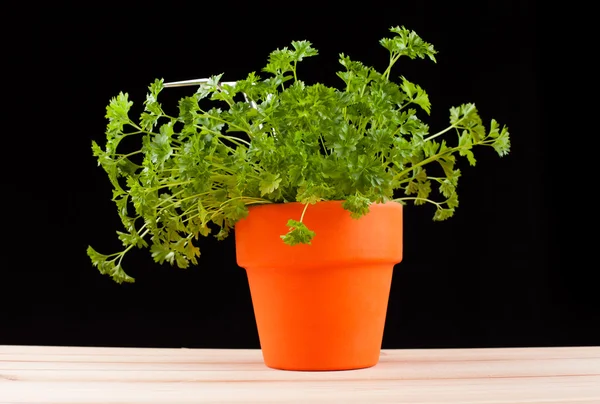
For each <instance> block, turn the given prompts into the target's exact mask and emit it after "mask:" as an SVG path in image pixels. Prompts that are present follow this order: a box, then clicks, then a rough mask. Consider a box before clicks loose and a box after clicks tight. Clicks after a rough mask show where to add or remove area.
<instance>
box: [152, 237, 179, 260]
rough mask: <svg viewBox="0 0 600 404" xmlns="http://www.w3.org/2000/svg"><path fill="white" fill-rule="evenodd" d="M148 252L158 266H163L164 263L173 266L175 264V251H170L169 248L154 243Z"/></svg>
mask: <svg viewBox="0 0 600 404" xmlns="http://www.w3.org/2000/svg"><path fill="white" fill-rule="evenodd" d="M150 252H151V253H152V258H154V261H155V262H158V263H159V264H163V263H164V262H168V263H169V264H171V265H173V263H174V262H175V251H173V250H171V248H169V246H167V245H164V244H161V243H157V242H155V243H154V244H152V246H151V247H150Z"/></svg>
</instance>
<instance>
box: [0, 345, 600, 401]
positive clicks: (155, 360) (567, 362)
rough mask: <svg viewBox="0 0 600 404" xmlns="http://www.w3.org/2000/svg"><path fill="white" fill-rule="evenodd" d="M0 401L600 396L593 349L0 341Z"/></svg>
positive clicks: (599, 366) (598, 356) (598, 357)
mask: <svg viewBox="0 0 600 404" xmlns="http://www.w3.org/2000/svg"><path fill="white" fill-rule="evenodd" d="M0 403H2V404H4V403H20V404H26V403H27V404H29V403H41V404H42V403H61V404H62V403H64V404H66V403H69V404H71V403H82V404H84V403H85V404H91V403H103V404H105V403H106V404H108V403H123V404H125V403H170V404H179V403H181V404H186V403H224V404H227V403H373V404H377V403H415V404H438V403H440V404H441V403H444V404H446V403H448V404H459V403H460V404H474V403H481V404H508V403H511V404H525V403H527V404H550V403H552V404H558V403H561V404H568V403H585V404H591V403H594V404H600V347H565V348H503V349H430V350H429V349H420V350H383V351H382V353H381V361H380V363H379V364H378V365H377V366H376V367H373V368H370V369H362V370H355V371H344V372H288V371H278V370H273V369H269V368H267V367H266V366H265V365H264V364H263V362H262V356H261V353H260V351H258V350H218V349H150V348H91V347H40V346H0Z"/></svg>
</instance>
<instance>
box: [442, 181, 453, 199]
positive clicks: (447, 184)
mask: <svg viewBox="0 0 600 404" xmlns="http://www.w3.org/2000/svg"><path fill="white" fill-rule="evenodd" d="M455 191H456V188H455V186H454V184H452V182H451V181H450V180H448V179H445V180H443V181H442V182H441V183H440V192H441V193H442V195H444V196H445V197H446V198H449V197H450V196H451V195H453V194H454V192H455Z"/></svg>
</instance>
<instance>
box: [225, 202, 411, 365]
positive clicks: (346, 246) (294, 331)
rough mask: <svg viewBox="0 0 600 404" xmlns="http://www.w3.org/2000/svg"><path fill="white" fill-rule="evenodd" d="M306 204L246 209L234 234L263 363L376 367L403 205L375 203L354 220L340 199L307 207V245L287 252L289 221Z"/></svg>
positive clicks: (399, 249) (399, 240)
mask: <svg viewBox="0 0 600 404" xmlns="http://www.w3.org/2000/svg"><path fill="white" fill-rule="evenodd" d="M303 208H304V205H302V204H300V203H285V204H272V205H261V206H254V207H251V208H250V213H249V215H248V217H247V218H246V219H244V220H241V221H239V222H238V224H237V225H236V228H235V240H236V253H237V262H238V264H239V265H240V266H241V267H243V268H245V269H246V271H247V274H248V283H249V285H250V293H251V295H252V303H253V306H254V313H255V316H256V323H257V327H258V334H259V339H260V344H261V349H262V354H263V358H264V361H265V364H266V365H267V366H269V367H271V368H276V369H286V370H347V369H360V368H366V367H370V366H374V365H375V364H377V362H378V361H379V353H380V349H381V342H382V338H383V328H384V323H385V316H386V310H387V304H388V297H389V292H390V285H391V280H392V271H393V267H394V264H396V263H399V262H400V261H401V260H402V205H400V204H398V203H396V202H389V203H386V204H374V205H372V206H371V208H370V212H369V213H368V214H367V215H366V216H363V217H362V218H360V219H352V218H351V217H350V213H349V212H348V211H346V210H344V209H343V208H342V202H340V201H326V202H319V203H317V204H315V205H309V206H308V209H307V211H306V214H305V215H304V223H305V224H306V226H308V228H309V229H311V230H313V231H315V232H316V236H315V237H314V239H313V241H312V244H310V245H306V244H298V245H295V246H289V245H286V244H284V242H283V240H282V239H281V237H280V236H281V235H283V234H285V233H287V231H288V228H287V226H286V224H287V221H288V219H295V220H299V218H300V216H301V214H302V210H303Z"/></svg>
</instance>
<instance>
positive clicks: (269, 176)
mask: <svg viewBox="0 0 600 404" xmlns="http://www.w3.org/2000/svg"><path fill="white" fill-rule="evenodd" d="M280 183H281V177H280V175H279V174H273V173H270V172H267V171H264V172H263V173H262V175H261V179H260V195H261V196H263V195H268V194H270V193H272V192H274V191H275V190H276V189H277V188H279V184H280Z"/></svg>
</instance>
